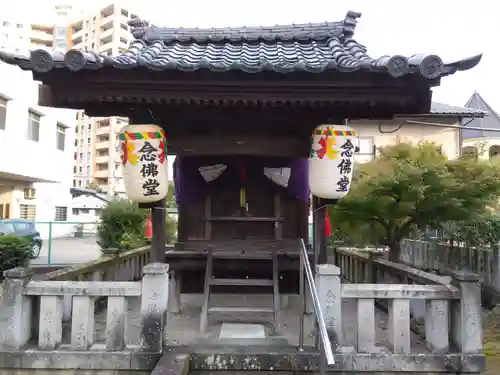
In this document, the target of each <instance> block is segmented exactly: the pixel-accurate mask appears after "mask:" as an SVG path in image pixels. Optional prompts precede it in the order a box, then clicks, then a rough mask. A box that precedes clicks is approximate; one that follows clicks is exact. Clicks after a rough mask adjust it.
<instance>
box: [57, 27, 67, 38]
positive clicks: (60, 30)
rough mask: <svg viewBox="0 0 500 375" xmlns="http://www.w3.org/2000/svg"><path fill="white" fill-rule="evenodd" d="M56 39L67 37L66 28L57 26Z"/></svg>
mask: <svg viewBox="0 0 500 375" xmlns="http://www.w3.org/2000/svg"><path fill="white" fill-rule="evenodd" d="M56 37H66V27H64V26H57V27H56Z"/></svg>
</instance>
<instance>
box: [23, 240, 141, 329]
mask: <svg viewBox="0 0 500 375" xmlns="http://www.w3.org/2000/svg"><path fill="white" fill-rule="evenodd" d="M148 262H149V246H145V247H140V248H137V249H133V250H127V251H120V250H117V249H104V250H102V256H101V257H100V258H99V259H96V260H93V261H91V262H87V263H82V264H78V265H74V266H70V267H65V268H62V269H60V270H56V271H51V272H47V273H44V274H38V275H34V276H33V277H32V280H37V281H49V280H51V281H56V280H57V281H135V280H140V279H141V278H142V270H143V268H144V266H145V265H146V264H148ZM71 301H72V298H71V296H64V297H63V320H64V321H65V322H66V321H69V320H70V317H71V311H72V308H71V303H72V302H71ZM98 302H105V300H104V299H103V298H101V299H99V301H98ZM39 305H40V299H39V298H34V299H33V310H34V312H35V313H37V312H38V311H39ZM103 306H105V305H104V303H101V304H97V305H96V309H97V310H99V309H100V308H101V307H103ZM34 324H35V325H36V324H37V322H36V321H35V322H34Z"/></svg>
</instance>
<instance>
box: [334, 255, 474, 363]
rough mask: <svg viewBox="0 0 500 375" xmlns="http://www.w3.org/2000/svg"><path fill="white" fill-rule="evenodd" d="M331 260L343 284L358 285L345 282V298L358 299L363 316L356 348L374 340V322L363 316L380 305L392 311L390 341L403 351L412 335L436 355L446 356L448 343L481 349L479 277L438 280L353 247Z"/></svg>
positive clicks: (463, 273) (460, 348)
mask: <svg viewBox="0 0 500 375" xmlns="http://www.w3.org/2000/svg"><path fill="white" fill-rule="evenodd" d="M333 256H334V260H333V261H334V262H335V264H337V265H338V267H339V273H340V274H341V275H343V277H344V280H345V281H347V282H350V283H356V284H352V285H349V284H348V283H347V284H343V288H344V289H343V290H344V291H345V292H343V293H345V294H343V295H344V296H345V297H346V298H358V311H361V312H362V314H363V317H362V319H361V320H358V324H359V328H358V329H359V330H360V332H359V334H360V335H361V338H358V341H359V340H361V342H359V343H358V345H362V346H363V345H365V346H366V345H368V344H367V343H370V340H371V338H372V337H373V336H372V329H371V328H370V326H371V324H372V321H367V318H366V316H365V313H364V312H365V311H372V310H373V308H374V307H372V305H373V306H375V305H376V306H377V307H379V308H382V309H383V310H386V311H387V312H388V313H389V328H390V332H389V337H390V340H391V339H392V340H396V339H397V340H399V342H400V346H398V347H399V350H406V349H407V347H408V345H409V342H408V341H407V340H409V335H410V331H413V332H415V333H417V334H420V335H421V336H423V337H424V338H425V340H426V343H427V346H428V347H429V349H430V350H432V351H438V352H441V353H442V352H444V351H445V350H448V349H449V348H450V342H451V343H452V344H454V347H455V348H457V349H458V351H460V352H466V353H479V352H480V351H481V348H482V342H481V340H482V327H481V315H482V314H481V288H480V284H479V277H478V276H477V275H476V274H473V273H470V272H466V271H455V272H453V273H452V276H451V277H450V276H439V275H435V274H431V273H427V272H425V271H422V270H418V269H415V268H412V267H409V266H407V265H404V264H399V263H393V262H390V261H388V260H385V259H382V257H381V253H374V252H365V251H356V250H352V249H343V248H336V249H335V250H334V255H333ZM449 311H451V315H449V313H448V312H449ZM370 315H371V314H370ZM449 317H450V318H449ZM449 319H451V322H449ZM449 324H450V325H449ZM391 330H392V331H391ZM367 332H368V333H367ZM407 336H408V337H407ZM395 347H396V346H395Z"/></svg>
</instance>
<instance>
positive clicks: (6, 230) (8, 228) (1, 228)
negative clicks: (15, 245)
mask: <svg viewBox="0 0 500 375" xmlns="http://www.w3.org/2000/svg"><path fill="white" fill-rule="evenodd" d="M15 232H16V228H15V227H14V224H13V223H0V233H1V234H13V233H15Z"/></svg>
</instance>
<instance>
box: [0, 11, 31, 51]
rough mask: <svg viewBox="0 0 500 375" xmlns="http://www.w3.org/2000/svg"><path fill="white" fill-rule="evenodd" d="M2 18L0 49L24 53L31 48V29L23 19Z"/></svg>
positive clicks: (0, 20)
mask: <svg viewBox="0 0 500 375" xmlns="http://www.w3.org/2000/svg"><path fill="white" fill-rule="evenodd" d="M14 19H15V18H13V17H9V19H7V18H5V19H1V18H0V49H3V50H8V51H23V50H27V49H28V48H29V44H30V39H29V34H30V27H29V25H26V24H25V23H23V21H22V20H21V19H18V20H17V21H15V20H14Z"/></svg>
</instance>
